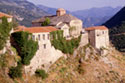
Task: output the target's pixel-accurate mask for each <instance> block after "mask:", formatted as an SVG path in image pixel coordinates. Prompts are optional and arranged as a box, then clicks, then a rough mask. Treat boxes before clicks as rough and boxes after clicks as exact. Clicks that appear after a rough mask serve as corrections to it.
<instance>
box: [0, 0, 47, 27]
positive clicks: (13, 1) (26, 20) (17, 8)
mask: <svg viewBox="0 0 125 83" xmlns="http://www.w3.org/2000/svg"><path fill="white" fill-rule="evenodd" d="M0 12H4V13H11V14H12V15H13V16H14V17H15V18H16V19H17V21H18V22H19V24H21V25H25V26H31V21H32V20H34V19H36V18H40V17H42V16H45V15H49V14H48V13H46V12H45V11H44V10H42V9H40V8H38V7H37V6H36V5H35V4H33V3H31V2H28V1H27V0H0Z"/></svg>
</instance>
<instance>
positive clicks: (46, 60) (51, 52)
mask: <svg viewBox="0 0 125 83" xmlns="http://www.w3.org/2000/svg"><path fill="white" fill-rule="evenodd" d="M57 30H58V29H57V28H54V27H51V26H47V27H28V28H27V27H24V26H19V27H18V29H17V30H15V32H18V31H27V32H29V33H32V39H33V40H35V41H38V50H37V52H36V54H35V55H34V57H33V58H32V60H31V62H30V65H28V66H25V72H26V73H30V74H34V72H35V71H36V69H39V68H42V69H46V70H47V69H48V68H49V66H51V65H52V64H53V63H54V62H55V61H57V60H58V59H59V58H60V57H61V56H63V53H62V52H61V51H59V50H56V49H55V48H54V47H53V46H52V45H51V42H50V32H52V31H57Z"/></svg>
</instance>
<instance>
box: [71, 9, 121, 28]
mask: <svg viewBox="0 0 125 83" xmlns="http://www.w3.org/2000/svg"><path fill="white" fill-rule="evenodd" d="M120 9H121V7H117V8H112V7H102V8H91V9H87V10H79V11H75V12H72V14H73V15H74V16H76V17H78V18H80V19H82V20H83V22H84V26H85V27H89V26H94V25H101V24H102V23H104V22H106V21H107V20H108V19H110V18H111V17H112V16H113V15H115V14H116V13H117V12H118V11H119V10H120Z"/></svg>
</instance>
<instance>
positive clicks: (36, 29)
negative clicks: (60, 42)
mask: <svg viewBox="0 0 125 83" xmlns="http://www.w3.org/2000/svg"><path fill="white" fill-rule="evenodd" d="M56 30H58V29H56V28H55V27H52V26H47V27H24V26H18V29H17V30H15V32H17V31H28V32H30V33H41V32H52V31H56Z"/></svg>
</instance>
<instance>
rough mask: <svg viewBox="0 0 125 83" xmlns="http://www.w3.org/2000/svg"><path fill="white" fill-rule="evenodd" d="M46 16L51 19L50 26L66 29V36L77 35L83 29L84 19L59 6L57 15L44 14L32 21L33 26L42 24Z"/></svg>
mask: <svg viewBox="0 0 125 83" xmlns="http://www.w3.org/2000/svg"><path fill="white" fill-rule="evenodd" d="M46 18H49V19H50V24H49V26H54V27H56V28H58V29H61V30H63V31H64V37H66V38H68V37H72V36H73V37H77V36H79V35H80V32H81V30H82V21H81V20H80V19H78V18H76V17H74V16H72V15H71V14H67V13H66V10H64V9H63V8H59V9H58V10H57V11H56V15H52V16H44V17H42V18H40V19H37V20H34V21H32V26H41V25H42V23H43V22H44V21H45V19H46Z"/></svg>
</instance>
